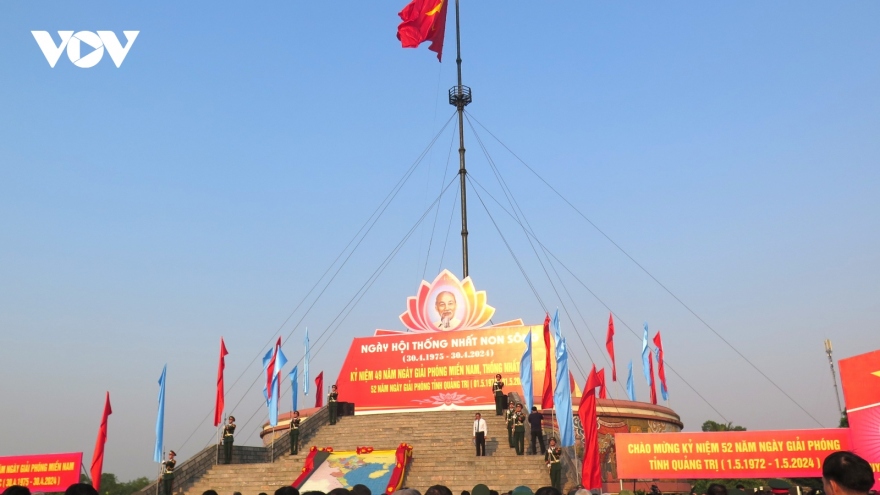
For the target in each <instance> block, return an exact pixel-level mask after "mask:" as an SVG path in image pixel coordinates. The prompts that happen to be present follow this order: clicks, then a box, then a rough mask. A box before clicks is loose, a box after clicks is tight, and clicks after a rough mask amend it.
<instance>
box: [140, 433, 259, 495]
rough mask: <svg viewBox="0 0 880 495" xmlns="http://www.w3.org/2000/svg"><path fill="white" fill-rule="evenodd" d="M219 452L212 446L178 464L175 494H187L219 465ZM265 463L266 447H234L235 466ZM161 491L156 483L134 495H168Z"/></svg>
mask: <svg viewBox="0 0 880 495" xmlns="http://www.w3.org/2000/svg"><path fill="white" fill-rule="evenodd" d="M218 450H219V451H221V452H220V455H222V447H221V448H220V449H218V448H217V445H210V446H208V447H205V448H204V450H202V451H201V452H199V453H198V454H196V455H194V456H192V457H190V458H189V459H187V460H185V461H183V462H181V463H180V464H178V465H177V467H176V468H175V469H174V489H173V491H174V493H184V492H186V490H187V489H189V487H191V486H192V485H193V484H195V482H196V481H198V480H199V479H200V478H201V477H202V476H204V475H205V473H207V472H208V471H209V470H210V469H211V468H212V467H214V465H215V464H217V455H218ZM264 462H269V450H268V449H267V448H266V447H247V446H244V445H235V446H233V449H232V463H233V464H260V463H264ZM159 491H160V490H159V486H158V485H157V483H156V482H155V481H154V482H152V483H150V484H149V485H147V486H146V487H144V488H143V489H142V490H140V491H137V492H135V493H134V494H133V495H166V494H160V493H159Z"/></svg>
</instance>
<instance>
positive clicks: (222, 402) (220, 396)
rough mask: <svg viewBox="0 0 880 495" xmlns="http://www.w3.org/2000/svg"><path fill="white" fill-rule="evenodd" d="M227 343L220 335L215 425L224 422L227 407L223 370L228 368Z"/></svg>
mask: <svg viewBox="0 0 880 495" xmlns="http://www.w3.org/2000/svg"><path fill="white" fill-rule="evenodd" d="M227 354H229V351H227V350H226V344H225V343H224V342H223V337H220V364H219V365H218V366H217V397H216V399H215V400H214V426H217V425H219V424H220V423H222V422H223V408H224V407H226V397H225V395H224V386H223V370H224V369H225V368H226V359H224V358H225V357H226V355H227Z"/></svg>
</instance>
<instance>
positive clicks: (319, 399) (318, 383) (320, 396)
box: [315, 371, 324, 407]
mask: <svg viewBox="0 0 880 495" xmlns="http://www.w3.org/2000/svg"><path fill="white" fill-rule="evenodd" d="M323 406H324V372H323V371H322V372H320V373H318V376H316V377H315V407H323Z"/></svg>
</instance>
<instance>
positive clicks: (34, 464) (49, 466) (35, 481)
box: [0, 452, 82, 492]
mask: <svg viewBox="0 0 880 495" xmlns="http://www.w3.org/2000/svg"><path fill="white" fill-rule="evenodd" d="M81 465H82V452H71V453H67V454H40V455H21V456H12V457H0V487H2V488H3V489H5V488H7V487H10V486H13V485H19V486H26V487H28V488H29V489H30V490H31V492H63V491H64V490H66V489H67V487H68V486H70V485H72V484H74V483H79V472H80V466H81Z"/></svg>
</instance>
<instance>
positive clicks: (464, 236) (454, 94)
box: [449, 0, 471, 277]
mask: <svg viewBox="0 0 880 495" xmlns="http://www.w3.org/2000/svg"><path fill="white" fill-rule="evenodd" d="M458 3H459V0H455V54H456V58H455V63H456V65H457V68H458V85H456V86H455V87H453V88H452V89H450V90H449V104H450V105H453V106H455V108H456V109H457V110H458V165H459V166H458V178H459V182H460V184H461V258H462V274H463V277H467V276H468V229H467V194H466V192H467V191H466V186H465V179H466V176H467V168H466V167H465V161H464V153H465V148H464V107H466V106H467V105H468V104H469V103H470V102H471V88H469V87H467V86H465V85H463V84H462V83H461V27H460V23H459V12H458Z"/></svg>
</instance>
